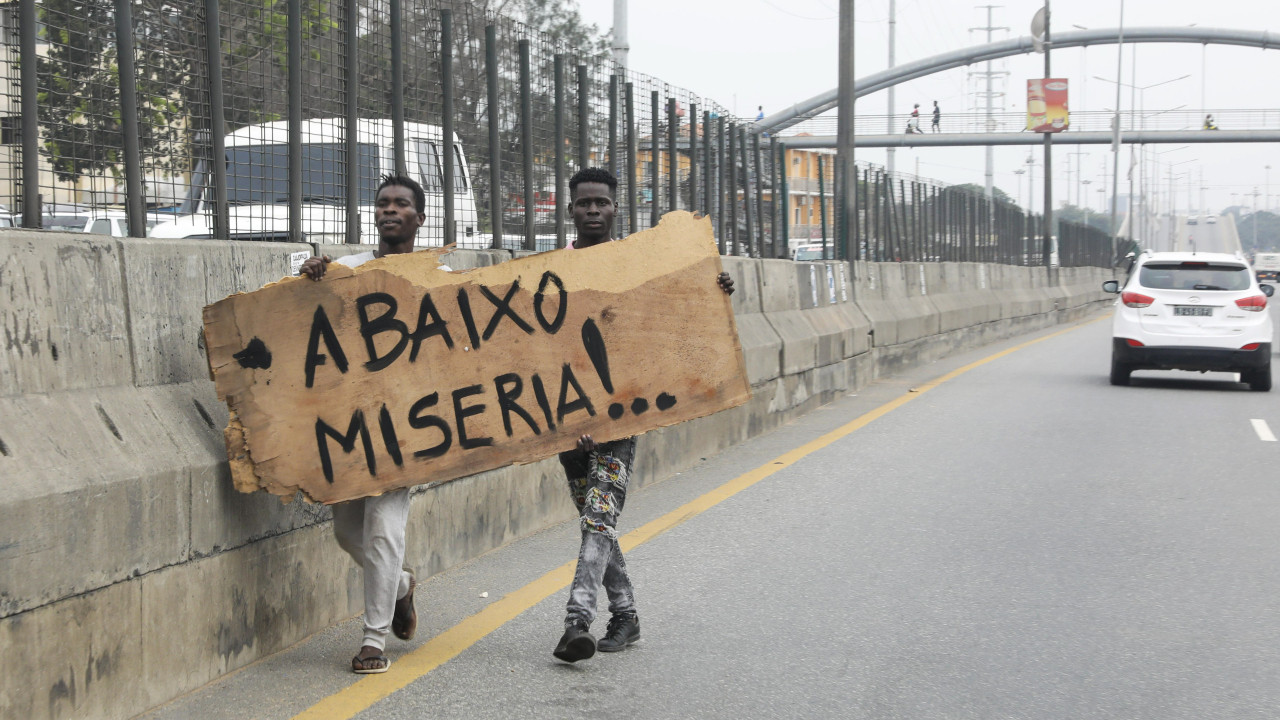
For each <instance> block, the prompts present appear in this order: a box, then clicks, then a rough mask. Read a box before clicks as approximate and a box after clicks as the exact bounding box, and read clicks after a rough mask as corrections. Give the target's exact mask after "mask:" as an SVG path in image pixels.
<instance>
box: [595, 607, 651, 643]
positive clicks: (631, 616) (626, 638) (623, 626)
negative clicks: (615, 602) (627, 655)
mask: <svg viewBox="0 0 1280 720" xmlns="http://www.w3.org/2000/svg"><path fill="white" fill-rule="evenodd" d="M639 639H640V618H638V617H636V614H635V613H622V614H619V615H614V616H613V617H611V618H609V629H608V631H607V632H605V634H604V637H602V638H600V642H599V644H597V645H596V647H597V648H599V649H600V652H618V651H619V650H622V649H625V648H626V647H627V646H628V645H630V644H631V643H633V642H635V641H637V640H639Z"/></svg>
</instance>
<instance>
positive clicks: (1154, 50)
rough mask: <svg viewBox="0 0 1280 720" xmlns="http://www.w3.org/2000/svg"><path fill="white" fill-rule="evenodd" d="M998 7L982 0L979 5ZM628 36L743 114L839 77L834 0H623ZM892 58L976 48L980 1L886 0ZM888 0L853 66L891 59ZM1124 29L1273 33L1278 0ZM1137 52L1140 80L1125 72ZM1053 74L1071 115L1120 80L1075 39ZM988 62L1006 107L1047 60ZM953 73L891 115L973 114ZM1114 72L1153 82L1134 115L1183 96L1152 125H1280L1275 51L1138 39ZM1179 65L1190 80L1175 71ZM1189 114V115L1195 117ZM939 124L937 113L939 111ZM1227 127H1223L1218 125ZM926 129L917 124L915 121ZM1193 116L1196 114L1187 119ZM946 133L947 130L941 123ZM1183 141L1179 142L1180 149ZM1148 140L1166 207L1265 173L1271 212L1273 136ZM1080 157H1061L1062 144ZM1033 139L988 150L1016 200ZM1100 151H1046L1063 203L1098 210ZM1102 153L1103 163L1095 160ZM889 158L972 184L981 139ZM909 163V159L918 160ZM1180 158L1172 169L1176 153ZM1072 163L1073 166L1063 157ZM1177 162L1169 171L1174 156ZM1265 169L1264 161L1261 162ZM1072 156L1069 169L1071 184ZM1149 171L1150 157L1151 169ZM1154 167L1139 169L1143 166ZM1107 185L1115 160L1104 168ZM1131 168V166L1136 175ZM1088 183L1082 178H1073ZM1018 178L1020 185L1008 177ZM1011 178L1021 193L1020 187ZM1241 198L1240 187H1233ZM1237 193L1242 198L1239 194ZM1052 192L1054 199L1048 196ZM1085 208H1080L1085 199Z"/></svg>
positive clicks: (1142, 19) (1134, 1)
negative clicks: (1252, 120)
mask: <svg viewBox="0 0 1280 720" xmlns="http://www.w3.org/2000/svg"><path fill="white" fill-rule="evenodd" d="M578 1H579V7H580V9H581V11H582V14H583V16H584V18H585V19H586V20H587V21H588V22H591V23H595V24H596V25H598V26H599V27H600V29H601V30H608V29H609V28H610V27H612V25H613V5H614V0H578ZM982 4H983V5H984V6H985V5H986V4H991V5H995V4H997V3H996V2H994V1H993V0H984V2H983V3H982ZM1041 4H1042V3H1041V2H1039V1H1038V0H1008V1H1007V2H1003V3H1002V5H1001V7H998V8H996V9H995V10H994V11H993V22H992V23H991V24H992V25H995V26H1004V27H1008V28H1011V30H1008V31H1004V30H1001V31H997V32H996V33H995V34H994V38H995V39H997V40H1000V39H1005V38H1010V37H1015V36H1023V35H1027V34H1029V25H1030V21H1031V17H1032V16H1033V15H1034V14H1035V11H1036V10H1037V9H1038V8H1039V7H1040V6H1041ZM629 5H630V11H629V18H628V35H629V38H628V39H629V41H630V45H631V53H630V62H629V64H630V67H631V68H632V69H634V70H637V71H639V72H644V73H649V74H651V75H655V76H658V77H660V78H662V79H663V80H665V81H667V82H670V83H672V84H674V85H678V86H681V87H685V88H688V89H690V90H692V91H694V92H696V93H698V94H700V95H703V96H706V97H709V98H714V99H715V100H716V101H718V102H720V103H722V104H723V105H725V106H727V107H729V108H731V109H735V110H736V112H737V114H739V115H740V116H744V117H752V118H753V117H754V116H755V111H756V107H757V106H758V105H763V106H764V111H765V113H766V114H771V113H774V112H778V111H779V110H782V109H784V108H786V107H789V106H791V105H794V104H796V103H799V102H802V101H804V100H806V99H808V98H810V97H813V96H815V95H818V94H820V93H823V92H825V91H828V90H831V89H832V88H834V87H835V86H836V82H837V77H836V61H837V38H836V30H837V21H838V14H837V13H838V7H839V5H838V0H693V1H692V2H691V1H690V0H631V1H630V3H629ZM896 10H897V13H896V16H897V23H896V28H897V43H896V61H897V63H898V64H901V63H904V62H909V61H912V60H918V59H921V58H924V57H929V56H932V55H936V54H939V53H942V52H947V51H951V50H958V49H961V48H965V47H969V46H972V45H978V44H981V43H983V42H985V41H986V32H984V31H971V30H970V28H979V27H985V26H986V24H987V10H986V9H985V7H980V6H979V4H978V3H974V4H968V3H960V2H955V0H896ZM1052 10H1053V16H1052V23H1053V25H1052V26H1053V28H1054V29H1058V30H1063V31H1065V30H1071V29H1074V28H1073V27H1072V26H1074V25H1079V26H1083V27H1086V28H1094V29H1097V28H1114V27H1116V26H1117V25H1118V24H1119V21H1120V17H1119V15H1120V10H1119V2H1118V1H1117V0H1073V2H1071V3H1067V2H1061V1H1060V2H1057V3H1053V5H1052ZM888 20H889V0H858V3H857V17H856V33H857V35H856V38H855V41H856V45H855V46H856V56H857V72H856V74H857V76H858V77H860V78H861V77H864V76H866V75H869V74H871V73H874V72H878V71H880V70H883V69H885V67H887V66H888V33H889V22H888ZM1124 24H1125V26H1126V27H1147V26H1187V25H1193V24H1194V25H1198V26H1200V27H1211V28H1228V29H1247V30H1275V31H1277V33H1280V3H1277V2H1274V1H1272V0H1229V1H1228V2H1217V3H1210V2H1203V1H1200V2H1191V1H1189V0H1128V1H1127V2H1126V3H1125V18H1124ZM1134 48H1136V53H1137V59H1136V77H1135V76H1134V75H1133V74H1132V73H1133V71H1134V68H1135V64H1134V63H1133V62H1132V57H1133V55H1132V53H1133V51H1134V50H1133V49H1134ZM1052 64H1053V75H1054V76H1057V77H1066V78H1068V80H1069V82H1070V84H1071V101H1070V102H1071V109H1072V111H1073V112H1081V111H1104V110H1106V109H1110V108H1113V107H1114V104H1115V86H1114V85H1110V84H1107V83H1105V82H1103V81H1100V80H1097V79H1094V76H1101V77H1106V78H1114V77H1115V76H1116V46H1115V45H1104V46H1094V47H1091V48H1083V49H1081V48H1071V49H1064V50H1060V51H1057V52H1055V53H1054V54H1053V56H1052ZM994 65H995V68H994V69H996V70H1003V71H1007V72H1008V73H1009V75H1008V78H1007V79H1006V80H1005V81H1004V82H1003V83H998V84H997V90H1002V91H1003V92H1004V93H1005V95H1004V97H1003V98H1002V99H1001V100H1000V101H998V105H999V106H1002V108H1003V109H1004V110H1005V111H1009V112H1024V111H1025V106H1026V99H1025V81H1026V79H1027V78H1032V77H1041V76H1042V75H1043V68H1044V59H1043V56H1040V55H1024V56H1019V57H1015V58H1009V59H1007V60H1004V61H999V62H996V63H994ZM981 69H983V68H981V67H977V66H975V67H972V68H962V69H955V70H950V71H947V72H943V73H938V74H935V75H932V76H929V77H925V78H920V79H918V80H914V81H912V82H909V83H905V84H902V85H899V86H898V87H897V90H896V100H895V110H896V114H897V115H900V116H902V118H903V122H904V123H905V118H906V114H907V113H908V112H909V111H910V108H911V105H912V104H913V103H916V102H919V103H920V105H921V110H922V112H924V111H926V110H927V109H928V108H930V107H931V105H932V101H933V100H937V101H938V103H939V105H940V106H941V107H942V108H943V109H944V111H945V112H949V113H961V112H976V111H978V110H979V109H980V106H981V104H982V103H983V102H985V101H983V100H981V99H980V98H978V97H976V96H975V92H976V91H977V90H980V89H982V87H981V81H980V80H978V79H976V78H973V77H972V76H971V71H975V70H981ZM1123 73H1124V82H1126V83H1131V84H1134V85H1137V86H1140V87H1141V86H1151V85H1155V84H1157V83H1165V81H1172V82H1168V83H1167V84H1162V85H1160V86H1159V87H1152V88H1150V89H1148V90H1146V91H1145V92H1144V93H1143V97H1142V105H1143V111H1144V113H1145V114H1147V115H1148V116H1152V115H1154V114H1155V113H1158V112H1159V111H1160V110H1170V109H1173V108H1177V107H1178V106H1185V107H1183V108H1182V109H1181V110H1179V111H1177V112H1175V113H1169V114H1168V115H1167V117H1165V118H1152V119H1151V120H1149V122H1151V123H1157V122H1160V121H1161V120H1164V121H1169V120H1172V119H1174V118H1182V120H1181V121H1183V122H1186V123H1192V122H1193V121H1197V119H1198V118H1199V117H1201V116H1202V114H1201V113H1200V110H1201V109H1202V106H1203V108H1204V109H1206V110H1207V111H1209V112H1213V113H1214V114H1215V115H1218V116H1219V117H1220V119H1226V118H1230V113H1229V112H1226V111H1230V110H1240V109H1267V108H1269V109H1272V110H1274V113H1272V115H1271V117H1270V119H1269V124H1270V125H1271V126H1272V127H1276V128H1280V50H1265V51H1264V50H1256V49H1252V48H1236V47H1227V46H1223V45H1211V46H1207V47H1205V46H1199V45H1193V44H1166V45H1156V44H1141V45H1134V46H1129V47H1127V48H1126V50H1125V53H1124V71H1123ZM1183 75H1188V76H1189V77H1186V78H1183V79H1180V80H1174V78H1179V77H1181V76H1183ZM1130 94H1131V93H1130V90H1129V89H1128V88H1125V89H1124V95H1123V99H1122V101H1121V105H1122V109H1123V110H1129V109H1130ZM886 112H887V93H885V92H883V91H882V92H879V93H876V94H874V95H870V96H867V97H865V98H862V99H861V100H859V101H858V113H859V114H860V115H862V114H870V115H884V114H885V113H886ZM1192 113H1194V116H1193V115H1192ZM944 122H945V121H944ZM1219 124H1220V125H1221V126H1222V127H1224V128H1226V127H1230V125H1229V124H1227V123H1225V122H1220V123H1219ZM924 125H925V126H926V129H927V125H928V121H927V120H925V121H924ZM1197 127H1198V124H1197ZM944 129H945V125H944ZM1179 147H1180V149H1174V148H1179ZM1149 150H1152V151H1159V152H1160V155H1159V156H1158V157H1159V158H1160V160H1159V163H1160V166H1159V170H1158V175H1159V177H1160V182H1161V187H1162V188H1163V187H1165V186H1167V184H1168V175H1169V173H1170V170H1171V169H1172V172H1173V174H1174V179H1175V182H1174V185H1175V186H1176V188H1177V200H1176V202H1177V206H1178V208H1179V210H1180V211H1181V212H1184V213H1185V212H1186V210H1187V205H1188V202H1191V203H1193V204H1195V205H1197V206H1198V205H1199V201H1200V192H1199V190H1198V188H1199V187H1200V186H1201V184H1200V178H1201V175H1203V181H1204V182H1203V186H1204V187H1205V188H1207V189H1206V190H1205V192H1204V198H1205V204H1206V205H1207V206H1208V207H1209V209H1211V210H1220V209H1221V208H1223V207H1226V206H1228V205H1232V204H1242V205H1246V206H1251V205H1252V203H1253V202H1254V198H1253V197H1252V194H1253V192H1254V190H1255V188H1256V189H1257V191H1258V192H1259V193H1262V194H1266V193H1267V191H1268V183H1267V179H1268V175H1273V176H1274V177H1273V178H1272V180H1273V182H1271V183H1270V193H1271V197H1270V202H1269V203H1268V202H1267V200H1266V199H1265V198H1263V197H1261V196H1259V197H1258V198H1257V202H1258V205H1259V206H1260V207H1262V206H1266V205H1268V204H1269V206H1270V207H1271V208H1272V210H1273V211H1280V145H1277V144H1241V145H1227V144H1222V145H1204V144H1198V145H1190V146H1170V145H1152V146H1149ZM1072 152H1085V153H1088V154H1087V155H1078V156H1074V157H1070V158H1069V157H1068V153H1072ZM1031 154H1032V156H1033V157H1034V160H1035V163H1036V167H1035V168H1034V173H1035V175H1036V178H1037V179H1036V196H1037V198H1036V200H1035V202H1036V205H1037V207H1038V206H1039V204H1040V202H1041V201H1040V199H1039V198H1040V196H1041V193H1042V192H1043V190H1042V188H1041V180H1040V176H1041V172H1042V169H1041V167H1040V165H1039V163H1040V162H1041V155H1042V153H1041V150H1039V149H1038V148H1037V149H1036V150H1034V152H1033V153H1031ZM1027 156H1028V148H1025V147H1017V148H1014V147H1004V148H997V149H996V152H995V163H994V181H995V185H996V186H997V187H999V188H1001V189H1002V190H1004V191H1005V192H1007V193H1008V194H1009V195H1010V196H1011V197H1015V198H1017V197H1019V195H1021V197H1022V199H1023V203H1024V204H1025V203H1026V202H1027V200H1028V195H1029V190H1028V187H1027V180H1026V175H1023V176H1021V178H1020V177H1019V176H1018V175H1017V174H1015V173H1014V172H1013V171H1014V170H1015V169H1019V168H1025V167H1026V164H1025V161H1026V159H1027ZM1109 156H1110V152H1109V148H1108V147H1107V146H1061V147H1059V148H1058V149H1057V150H1056V151H1055V153H1054V176H1055V187H1056V188H1059V189H1058V190H1055V201H1056V202H1061V201H1062V200H1063V199H1064V197H1063V194H1064V193H1070V196H1071V200H1072V201H1074V200H1075V198H1076V196H1077V195H1080V196H1082V197H1089V201H1088V204H1089V205H1090V206H1091V207H1093V209H1095V210H1098V209H1101V208H1102V207H1103V204H1102V197H1103V196H1102V194H1100V193H1099V192H1098V190H1099V188H1101V187H1102V185H1103V178H1104V162H1105V163H1106V167H1107V168H1109V167H1110V162H1111V160H1110V158H1109ZM1104 157H1105V158H1107V159H1106V160H1105V161H1104ZM858 159H859V160H866V161H869V162H874V163H880V164H883V163H884V161H885V152H884V151H883V150H875V149H865V150H859V151H858ZM896 162H897V169H898V170H899V171H907V172H913V171H915V169H916V167H919V173H920V175H922V176H925V177H932V178H937V179H940V180H943V181H945V182H949V183H962V182H973V183H978V184H981V183H982V182H983V175H984V165H985V150H984V149H983V148H938V149H930V148H925V149H921V150H910V149H899V150H898V151H897V160H896ZM1128 162H1129V161H1128V154H1127V150H1126V151H1124V152H1123V153H1122V160H1121V188H1122V193H1123V191H1124V189H1125V184H1126V182H1127V181H1126V179H1125V177H1126V176H1125V169H1126V168H1127V166H1128ZM917 163H918V165H917ZM1175 163H1176V164H1175ZM1077 165H1078V166H1079V168H1080V171H1079V175H1078V176H1077V175H1076V174H1075V172H1074V168H1075V167H1076V166H1077ZM1171 165H1172V168H1170V166H1171ZM1267 165H1272V167H1273V169H1274V172H1268V171H1267V170H1266V169H1265V166H1267ZM1068 166H1070V168H1071V169H1072V171H1073V174H1072V181H1071V185H1070V186H1068V184H1067V173H1068ZM1148 167H1151V165H1148ZM1152 174H1154V173H1149V177H1150V176H1151V175H1152ZM1105 177H1106V178H1108V179H1107V181H1106V182H1107V183H1109V182H1110V180H1109V177H1110V171H1109V170H1108V171H1107V173H1106V176H1105ZM1136 177H1138V176H1137V175H1135V178H1136ZM1081 178H1082V179H1088V180H1091V181H1092V184H1091V185H1090V186H1083V185H1080V184H1076V180H1077V179H1081ZM1019 180H1021V183H1020V182H1019ZM1020 187H1021V191H1019V188H1020ZM1232 193H1236V194H1237V195H1236V196H1234V197H1233V196H1232ZM1246 196H1247V197H1246ZM1056 202H1055V204H1056ZM1080 204H1081V205H1084V204H1085V200H1084V199H1082V200H1081V202H1080Z"/></svg>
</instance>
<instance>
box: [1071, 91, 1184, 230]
mask: <svg viewBox="0 0 1280 720" xmlns="http://www.w3.org/2000/svg"><path fill="white" fill-rule="evenodd" d="M1189 77H1191V75H1190V74H1189V73H1188V74H1186V75H1182V76H1180V77H1176V78H1170V79H1168V80H1161V81H1160V82H1158V83H1151V84H1150V85H1136V84H1133V83H1127V82H1123V81H1121V80H1119V79H1116V80H1112V79H1110V78H1104V77H1102V76H1100V75H1094V76H1093V78H1094V79H1095V80H1101V81H1102V82H1108V83H1112V84H1114V85H1116V86H1117V87H1116V95H1117V96H1119V94H1120V88H1121V87H1127V88H1129V89H1130V90H1131V91H1136V92H1137V93H1138V117H1137V120H1138V121H1139V127H1138V128H1137V129H1139V130H1146V129H1147V127H1146V116H1145V115H1143V113H1144V111H1145V109H1146V105H1147V96H1146V91H1147V90H1150V89H1151V88H1155V87H1160V86H1161V85H1168V84H1169V83H1173V82H1177V81H1179V80H1185V79H1187V78H1189ZM1132 102H1133V100H1132V97H1131V98H1130V104H1131V105H1132ZM1184 107H1185V106H1184ZM1163 112H1168V111H1163ZM1158 114H1160V113H1154V114H1153V115H1152V117H1154V116H1155V115H1158ZM1133 120H1134V119H1133V118H1132V117H1131V118H1130V120H1129V127H1130V129H1134V128H1133ZM1115 122H1116V123H1117V127H1118V124H1119V122H1120V104H1119V102H1117V103H1116V119H1115ZM1117 150H1118V149H1117ZM1132 152H1133V148H1132V147H1130V153H1132ZM1144 152H1145V150H1144ZM1130 159H1131V160H1132V155H1130ZM1143 159H1145V157H1144V158H1143ZM1117 160H1118V158H1117ZM1139 162H1140V167H1141V164H1143V163H1142V161H1141V160H1140V161H1139ZM1132 165H1133V163H1132V162H1130V166H1132ZM1145 178H1146V173H1145V172H1143V173H1142V180H1145ZM1143 214H1144V215H1145V214H1146V213H1145V208H1144V213H1143ZM1133 231H1134V226H1133V173H1132V171H1130V173H1129V234H1130V236H1131V237H1132V236H1133Z"/></svg>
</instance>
